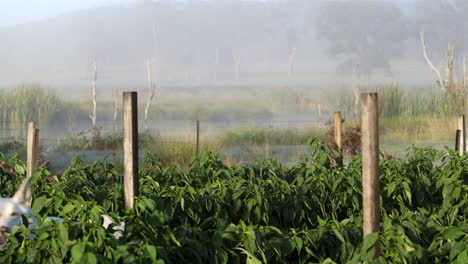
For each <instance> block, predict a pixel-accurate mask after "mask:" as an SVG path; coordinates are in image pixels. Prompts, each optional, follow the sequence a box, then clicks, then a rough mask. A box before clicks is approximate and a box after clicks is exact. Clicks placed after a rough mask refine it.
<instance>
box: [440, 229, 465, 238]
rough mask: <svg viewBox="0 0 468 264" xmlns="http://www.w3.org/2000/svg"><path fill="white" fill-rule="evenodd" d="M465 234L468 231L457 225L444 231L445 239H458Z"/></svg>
mask: <svg viewBox="0 0 468 264" xmlns="http://www.w3.org/2000/svg"><path fill="white" fill-rule="evenodd" d="M463 235H466V233H465V232H464V231H463V230H461V229H460V228H458V227H455V226H451V227H449V228H447V229H445V230H444V232H443V236H444V239H457V238H459V237H461V236H463Z"/></svg>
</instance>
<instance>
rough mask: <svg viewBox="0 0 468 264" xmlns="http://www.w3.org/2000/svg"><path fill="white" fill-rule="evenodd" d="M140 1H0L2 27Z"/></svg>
mask: <svg viewBox="0 0 468 264" xmlns="http://www.w3.org/2000/svg"><path fill="white" fill-rule="evenodd" d="M136 1H138V0H0V27H5V26H12V25H16V24H23V23H27V22H31V21H35V20H39V19H42V18H46V17H54V16H58V15H61V14H64V13H67V12H72V11H76V10H81V9H88V8H94V7H99V6H106V5H115V4H131V3H134V2H136Z"/></svg>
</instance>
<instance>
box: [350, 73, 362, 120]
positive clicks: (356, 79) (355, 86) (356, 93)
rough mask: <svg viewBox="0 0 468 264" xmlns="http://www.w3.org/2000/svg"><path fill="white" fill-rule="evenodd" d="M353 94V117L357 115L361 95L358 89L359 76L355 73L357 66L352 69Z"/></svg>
mask: <svg viewBox="0 0 468 264" xmlns="http://www.w3.org/2000/svg"><path fill="white" fill-rule="evenodd" d="M352 85H353V86H352V89H353V94H354V115H355V116H358V115H359V99H360V94H361V89H360V88H359V76H358V73H357V65H356V66H354V67H353V84H352Z"/></svg>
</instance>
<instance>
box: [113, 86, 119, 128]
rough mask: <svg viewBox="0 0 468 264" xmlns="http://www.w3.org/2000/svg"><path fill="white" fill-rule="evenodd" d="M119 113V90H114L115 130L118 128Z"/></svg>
mask: <svg viewBox="0 0 468 264" xmlns="http://www.w3.org/2000/svg"><path fill="white" fill-rule="evenodd" d="M118 112H119V89H114V121H113V130H114V132H115V128H116V126H117V116H118Z"/></svg>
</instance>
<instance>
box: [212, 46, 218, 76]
mask: <svg viewBox="0 0 468 264" xmlns="http://www.w3.org/2000/svg"><path fill="white" fill-rule="evenodd" d="M218 68H219V48H216V50H215V65H214V76H213V79H214V82H215V83H216V82H218Z"/></svg>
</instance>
